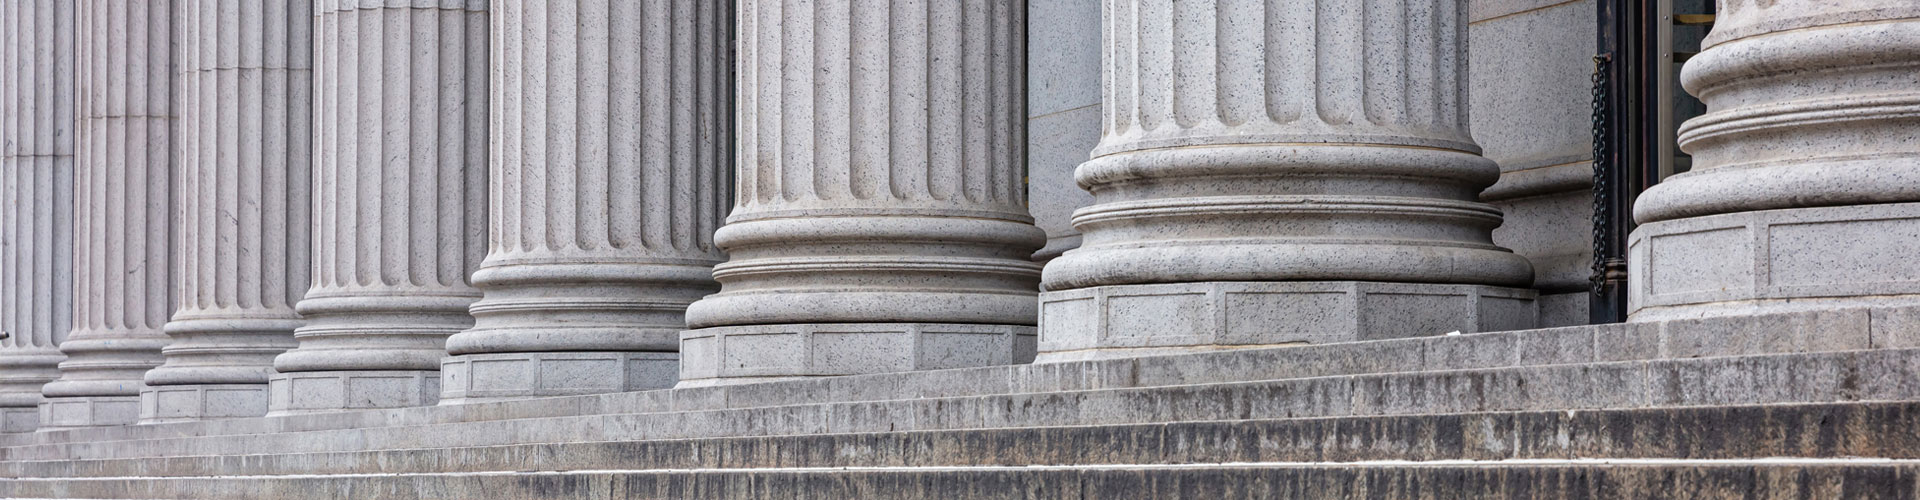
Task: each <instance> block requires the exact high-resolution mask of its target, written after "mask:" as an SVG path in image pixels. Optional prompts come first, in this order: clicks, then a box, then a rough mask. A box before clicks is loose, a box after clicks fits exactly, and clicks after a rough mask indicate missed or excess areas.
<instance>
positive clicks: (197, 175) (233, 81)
mask: <svg viewBox="0 0 1920 500" xmlns="http://www.w3.org/2000/svg"><path fill="white" fill-rule="evenodd" d="M177 6H178V11H177V13H178V14H177V15H178V17H177V18H176V19H178V20H179V26H176V27H175V29H176V30H177V31H178V32H179V36H178V37H177V40H178V43H179V50H180V53H179V55H180V61H179V68H180V73H179V76H178V78H179V80H178V82H177V83H178V85H180V86H181V87H182V94H181V107H180V110H179V121H178V126H179V131H180V141H181V144H182V145H181V147H180V158H179V162H180V165H179V167H180V174H179V175H178V176H176V178H175V186H176V188H177V189H178V193H179V198H178V200H179V203H177V205H178V211H179V217H180V224H179V226H178V230H177V232H178V235H177V236H176V237H175V239H176V240H177V241H178V242H179V245H180V248H179V253H178V258H179V261H180V268H179V272H178V274H176V275H175V279H176V280H177V281H178V283H179V287H180V297H179V301H180V303H179V309H178V311H177V312H175V313H174V316H173V321H172V322H170V323H168V324H167V326H166V332H167V334H168V335H169V336H170V337H172V339H173V342H172V343H171V344H169V345H168V346H167V348H166V349H165V351H164V353H165V355H166V364H164V365H162V366H160V367H159V368H155V369H153V370H152V371H149V372H147V378H146V380H147V384H148V385H149V386H152V387H150V388H149V390H148V391H146V393H144V394H143V401H142V405H143V408H142V419H143V421H163V420H173V419H197V418H213V417H234V416H258V415H262V414H265V413H266V410H267V405H266V388H267V386H266V384H267V376H268V374H269V373H270V372H271V370H272V362H273V357H274V356H276V355H279V354H280V353H281V352H284V351H286V350H287V349H288V348H291V347H293V345H294V340H293V329H294V328H296V327H298V326H300V324H301V320H300V317H299V315H298V314H296V313H295V311H294V304H296V303H297V302H299V300H300V297H301V296H302V295H304V294H305V293H306V291H307V275H308V274H307V273H308V258H307V256H308V252H309V250H310V246H309V243H308V236H307V235H308V231H309V228H310V221H309V218H308V212H309V210H310V209H311V207H312V205H311V202H310V201H309V200H310V198H309V196H310V194H311V189H310V186H309V183H310V182H311V179H312V177H311V173H310V170H309V168H308V167H309V164H310V163H311V161H312V156H311V151H312V150H311V147H310V141H311V140H312V138H313V137H312V134H311V133H310V130H311V128H310V127H311V126H312V115H311V113H312V109H313V101H312V98H311V95H312V88H313V85H312V79H311V76H310V75H311V70H312V67H313V65H312V58H313V45H312V42H313V36H312V27H313V10H312V9H313V5H312V3H311V1H310V0H258V1H243V2H235V1H231V0H178V2H177Z"/></svg>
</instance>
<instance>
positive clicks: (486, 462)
mask: <svg viewBox="0 0 1920 500" xmlns="http://www.w3.org/2000/svg"><path fill="white" fill-rule="evenodd" d="M1916 428H1920V402H1902V403H1845V404H1813V405H1756V406H1722V407H1693V408H1663V409H1640V410H1598V411H1571V412H1570V411H1548V412H1494V413H1470V414H1443V415H1409V416H1392V417H1344V418H1309V419H1280V420H1239V421H1215V422H1178V423H1171V424H1147V425H1110V426H1077V427H1030V428H1012V429H983V430H954V431H919V432H892V433H862V434H822V435H809V436H764V437H746V438H710V439H681V440H656V441H623V442H584V443H559V444H520V445H506V446H486V447H473V448H433V449H408V450H385V451H362V452H338V453H286V454H266V455H225V456H178V457H159V458H133V459H110V460H44V461H15V462H5V463H0V477H15V478H54V477H202V476H263V475H284V474H402V473H450V472H513V471H543V470H544V471H575V470H593V469H600V468H605V467H607V466H609V465H610V464H618V466H620V467H623V468H631V469H640V470H657V469H749V468H796V467H815V468H818V467H957V466H1025V465H1075V464H1126V465H1166V464H1203V463H1254V462H1358V461H1386V460H1402V461H1433V460H1478V461H1495V460H1516V459H1517V460H1538V459H1568V460H1570V459H1594V458H1609V459H1747V458H1765V457H1797V458H1845V457H1877V458H1892V459H1920V433H1916V432H1914V431H1913V430H1914V429H1916ZM1762 430H1763V431H1762Z"/></svg>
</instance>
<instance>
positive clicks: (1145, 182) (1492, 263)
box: [1041, 0, 1533, 348]
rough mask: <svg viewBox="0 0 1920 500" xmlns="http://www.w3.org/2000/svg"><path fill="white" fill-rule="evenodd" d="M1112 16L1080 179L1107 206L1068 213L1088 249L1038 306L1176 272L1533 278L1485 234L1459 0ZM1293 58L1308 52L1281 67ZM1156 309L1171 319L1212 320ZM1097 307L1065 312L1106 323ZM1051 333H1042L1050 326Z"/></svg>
mask: <svg viewBox="0 0 1920 500" xmlns="http://www.w3.org/2000/svg"><path fill="white" fill-rule="evenodd" d="M1106 12H1107V14H1106V15H1107V16H1109V17H1110V19H1109V20H1108V21H1109V22H1108V26H1110V27H1112V29H1113V30H1114V31H1112V32H1110V33H1109V34H1108V36H1106V37H1105V42H1106V44H1107V47H1106V49H1105V50H1106V51H1107V54H1109V55H1110V57H1107V58H1106V61H1105V65H1106V66H1105V68H1106V69H1105V84H1104V90H1105V94H1106V96H1105V99H1104V100H1103V102H1104V104H1105V108H1104V109H1103V114H1105V116H1106V123H1105V135H1104V137H1102V139H1101V143H1100V146H1099V147H1097V148H1096V149H1095V150H1094V153H1093V154H1094V159H1093V160H1092V161H1089V162H1087V163H1085V164H1083V165H1081V166H1080V168H1079V169H1078V170H1077V171H1076V173H1075V178H1076V179H1077V180H1078V181H1079V183H1080V185H1081V187H1083V188H1085V189H1088V190H1089V191H1091V192H1092V193H1093V195H1094V199H1095V202H1096V203H1095V204H1094V205H1093V206H1090V207H1087V208H1085V209H1082V210H1080V211H1078V212H1076V213H1075V215H1074V226H1075V227H1076V228H1078V229H1080V230H1081V231H1082V232H1083V234H1084V237H1083V244H1082V246H1081V247H1080V248H1079V249H1078V250H1075V251H1073V252H1069V253H1068V254H1066V255H1063V256H1061V257H1060V258H1058V259H1055V260H1053V261H1051V262H1049V263H1048V265H1047V269H1046V277H1045V280H1044V283H1043V286H1044V287H1045V289H1046V290H1047V291H1048V294H1047V295H1046V296H1047V297H1048V298H1047V299H1043V301H1047V302H1052V301H1054V300H1055V298H1057V297H1059V296H1060V295H1059V294H1062V293H1069V291H1076V290H1082V289H1088V288H1093V287H1112V286H1126V287H1139V286H1152V285H1158V284H1168V283H1210V282H1214V283H1217V282H1328V281H1356V282H1368V281H1371V282H1387V283H1432V284H1457V285H1484V286H1496V287H1509V288H1517V287H1524V286H1527V285H1530V284H1531V283H1532V280H1533V274H1532V269H1531V267H1530V266H1529V264H1528V262H1527V260H1526V259H1525V258H1523V257H1520V256H1518V255H1514V254H1513V253H1511V252H1509V251H1507V250H1505V249H1502V248H1499V247H1497V246H1495V245H1493V243H1492V240H1491V231H1492V230H1493V228H1494V227H1497V226H1499V225H1500V220H1501V216H1500V212H1499V210H1497V209H1495V208H1493V207H1491V206H1489V205H1486V204H1484V203H1480V202H1479V201H1478V195H1479V192H1480V190H1481V189H1484V188H1486V187H1487V186H1488V185H1491V184H1493V182H1494V180H1495V179H1496V178H1497V176H1498V173H1499V168H1498V166H1497V165H1495V164H1494V163H1493V162H1492V161H1489V160H1487V159H1486V158H1483V157H1481V156H1480V155H1479V153H1480V148H1479V146H1476V145H1475V144H1474V143H1473V139H1472V137H1471V136H1470V135H1469V134H1468V123H1467V118H1468V113H1467V102H1466V94H1467V92H1466V88H1465V85H1466V82H1467V80H1466V73H1467V61H1466V60H1465V57H1463V55H1464V53H1465V45H1466V40H1465V37H1466V32H1467V30H1466V9H1465V6H1464V5H1462V4H1460V3H1456V2H1433V1H1418V2H1409V3H1407V4H1404V5H1400V6H1398V7H1397V8H1392V9H1387V11H1386V12H1384V13H1376V12H1374V11H1373V10H1371V9H1370V8H1368V7H1367V6H1366V5H1363V4H1362V3H1361V2H1350V3H1337V4H1311V3H1287V2H1280V3H1266V4H1261V5H1260V6H1259V7H1256V6H1254V5H1245V6H1232V5H1229V4H1219V5H1214V4H1205V3H1198V4H1179V5H1174V4H1167V3H1160V2H1138V1H1134V0H1108V2H1107V7H1106ZM1411 34H1418V35H1417V36H1416V35H1411ZM1298 61H1317V62H1315V63H1313V64H1311V65H1310V67H1306V68H1305V69H1302V70H1300V71H1286V70H1283V69H1282V68H1294V67H1299V65H1300V64H1302V63H1299V62H1298ZM1222 286H1226V285H1225V284H1223V285H1222ZM1147 293H1149V292H1146V291H1142V292H1140V293H1139V294H1140V295H1146V294H1147ZM1296 294H1297V295H1299V297H1296V298H1293V299H1292V300H1301V301H1308V300H1313V299H1316V298H1318V297H1314V296H1313V294H1312V293H1311V292H1296V293H1289V294H1288V295H1296ZM1456 302H1458V303H1456V304H1454V305H1453V306H1454V308H1453V309H1450V311H1452V313H1453V314H1454V315H1456V316H1468V315H1470V313H1471V311H1470V310H1469V309H1467V308H1466V307H1467V305H1466V303H1465V302H1464V301H1456ZM1150 309H1153V310H1155V311H1165V312H1166V313H1168V314H1172V315H1170V316H1169V315H1165V314H1163V315H1162V316H1161V318H1160V321H1163V322H1165V323H1166V324H1178V325H1201V324H1206V323H1208V322H1210V320H1213V321H1218V320H1215V319H1214V318H1210V317H1207V316H1204V315H1203V314H1205V312H1206V311H1204V310H1203V308H1179V307H1157V308H1150ZM1350 313H1351V314H1358V313H1357V312H1353V311H1350ZM1086 314H1087V315H1086V316H1080V317H1079V319H1077V320H1067V321H1068V322H1069V323H1081V322H1085V323H1093V322H1095V321H1098V319H1097V318H1098V317H1097V316H1096V314H1098V313H1097V312H1096V311H1092V310H1088V311H1086ZM1049 315H1050V316H1051V313H1049ZM1235 320H1241V321H1257V320H1258V318H1255V317H1241V318H1236V317H1228V318H1226V319H1225V321H1228V322H1232V321H1235ZM1049 321H1050V322H1051V321H1052V319H1051V318H1050V319H1049ZM1532 325H1533V321H1532V320H1531V318H1530V319H1529V320H1528V321H1527V322H1526V323H1525V324H1524V325H1520V326H1519V327H1531V326H1532ZM1041 329H1042V334H1041V336H1042V337H1043V341H1044V342H1051V337H1052V335H1053V334H1051V333H1047V332H1048V331H1051V330H1052V329H1053V325H1051V324H1049V325H1042V327H1041ZM1434 333H1445V331H1440V332H1434ZM1134 334H1136V335H1143V336H1153V335H1162V334H1163V332H1162V331H1159V330H1151V329H1150V330H1135V331H1134ZM1164 334H1165V335H1167V336H1168V337H1169V339H1167V340H1166V342H1165V344H1167V345H1173V344H1180V343H1186V344H1187V345H1188V346H1189V347H1194V348H1208V347H1212V346H1211V345H1209V344H1205V343H1202V342H1199V341H1201V340H1206V339H1203V338H1192V339H1184V340H1180V341H1176V340H1173V338H1174V337H1178V334H1179V332H1178V331H1171V332H1165V333H1164ZM1370 334H1371V332H1359V333H1357V334H1354V335H1350V336H1349V338H1351V337H1354V336H1362V337H1364V336H1367V335H1370Z"/></svg>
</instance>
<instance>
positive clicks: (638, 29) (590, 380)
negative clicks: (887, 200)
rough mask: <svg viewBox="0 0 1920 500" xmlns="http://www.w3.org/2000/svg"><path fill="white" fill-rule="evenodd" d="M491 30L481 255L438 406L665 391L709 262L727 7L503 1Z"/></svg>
mask: <svg viewBox="0 0 1920 500" xmlns="http://www.w3.org/2000/svg"><path fill="white" fill-rule="evenodd" d="M493 9H494V10H493V12H492V13H491V14H492V20H493V22H492V28H493V29H492V35H491V36H492V50H493V55H492V61H491V62H492V78H493V79H492V87H493V93H492V98H493V100H492V106H493V110H492V119H493V124H492V129H491V133H492V135H493V141H492V148H491V153H492V167H491V168H492V180H491V184H490V185H491V188H490V189H491V194H490V195H491V208H492V211H491V213H490V215H489V220H490V222H489V225H488V227H489V232H490V238H489V241H490V244H489V248H488V251H487V256H486V260H485V261H484V262H483V263H482V264H481V268H480V270H479V271H478V272H476V273H475V274H474V276H473V283H474V285H475V286H477V287H479V288H480V289H481V290H482V291H483V293H484V296H483V298H482V299H481V300H480V301H479V302H478V303H476V304H474V306H473V309H472V311H473V316H474V319H475V325H474V327H473V328H472V329H470V330H468V331H466V332H463V333H460V334H457V335H454V336H453V337H452V338H450V339H448V341H447V350H448V352H449V353H450V354H453V355H455V356H453V357H451V358H448V360H447V362H446V364H445V365H444V366H443V369H442V378H443V380H442V383H443V403H458V402H470V401H476V400H484V399H491V398H505V397H526V396H541V395H557V394H579V393H592V392H610V391H622V390H638V389H649V388H659V387H665V386H670V385H672V384H673V382H674V366H675V360H676V359H677V357H678V356H677V354H675V352H674V351H676V350H677V349H676V347H677V346H676V341H677V335H678V332H679V330H680V329H681V328H682V327H683V325H684V319H683V317H684V316H683V315H684V313H685V310H686V307H687V304H688V303H691V302H693V300H694V299H697V298H699V297H700V296H702V295H705V294H707V293H711V292H712V291H713V290H714V289H715V287H716V286H715V284H714V282H713V279H712V278H711V275H710V272H711V271H710V269H711V268H712V266H713V264H714V263H716V262H719V261H720V260H721V259H722V258H723V257H722V254H721V253H720V251H719V250H718V249H717V248H715V247H714V245H713V243H712V234H713V231H714V229H715V228H716V227H718V226H719V224H720V221H721V218H722V217H724V216H725V212H726V206H727V196H726V192H725V188H724V186H725V185H726V179H727V178H728V175H727V166H728V165H729V162H728V158H729V155H728V149H727V144H728V141H729V140H730V139H729V138H730V134H731V132H730V128H729V124H728V123H727V117H726V112H725V110H726V109H728V101H729V96H728V95H727V89H728V85H729V80H728V74H727V71H726V68H727V64H728V63H727V60H728V59H727V50H726V41H727V39H728V36H727V30H728V27H729V26H728V21H727V20H728V19H729V17H728V16H729V11H730V8H729V7H728V5H727V2H718V1H707V0H661V1H645V2H640V1H627V0H553V1H548V2H504V3H495V4H494V5H493Z"/></svg>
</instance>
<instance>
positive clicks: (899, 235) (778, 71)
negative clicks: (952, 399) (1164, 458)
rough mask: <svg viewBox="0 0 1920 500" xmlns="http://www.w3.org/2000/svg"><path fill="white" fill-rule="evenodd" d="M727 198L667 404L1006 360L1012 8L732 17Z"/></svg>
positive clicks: (1019, 268) (1022, 257)
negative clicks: (763, 385)
mask: <svg viewBox="0 0 1920 500" xmlns="http://www.w3.org/2000/svg"><path fill="white" fill-rule="evenodd" d="M737 5H738V6H739V13H738V17H739V23H740V24H739V26H740V28H739V32H740V41H739V45H738V54H739V58H740V64H739V66H738V75H737V79H738V80H737V81H738V85H739V96H740V100H741V102H740V106H739V110H738V115H737V116H738V118H737V120H736V123H738V124H739V126H740V130H741V133H740V143H739V147H738V154H739V156H740V160H739V163H738V165H739V177H740V178H739V180H738V182H739V183H738V188H737V190H736V191H735V198H736V199H737V201H736V205H735V206H734V211H733V214H732V215H731V216H730V217H729V218H728V219H727V226H726V227H725V228H722V229H721V230H720V231H719V233H718V234H716V235H715V236H714V240H715V242H716V243H718V244H719V245H720V247H721V248H722V249H725V250H726V251H727V252H728V253H729V255H730V257H731V260H729V261H728V262H727V263H725V264H722V265H720V266H718V267H716V268H715V269H714V277H715V278H716V279H718V280H719V281H720V283H721V284H722V289H721V292H720V293H719V294H716V295H713V296H709V297H706V298H704V299H701V301H700V302H698V303H695V304H694V305H693V306H692V307H691V308H690V309H688V311H687V324H688V326H689V327H691V328H694V330H692V331H689V332H686V333H685V334H683V335H682V336H681V355H682V357H683V364H682V365H681V379H682V381H681V384H680V385H681V386H683V387H686V386H700V385H713V384H726V383H737V382H746V381H755V380H770V379H781V378H792V377H807V376H824V375H847V374H855V373H873V372H888V371H904V370H924V369H937V368H952V367H961V366H978V365H990V364H1006V363H1017V362H1024V361H1026V360H1028V359H1030V358H1031V356H1032V354H1033V350H1032V349H1033V337H1032V335H1033V327H1032V325H1033V321H1034V294H1035V293H1036V291H1037V284H1038V283H1037V281H1038V280H1037V278H1038V271H1039V265H1038V264H1035V263H1033V262H1032V261H1030V260H1028V259H1029V258H1030V256H1031V255H1032V253H1033V252H1034V250H1037V249H1038V248H1040V246H1041V245H1042V244H1043V243H1045V241H1046V234H1045V233H1044V232H1042V231H1041V230H1039V229H1038V228H1035V227H1034V226H1033V219H1032V218H1031V217H1029V216H1028V215H1027V209H1026V192H1025V186H1024V185H1023V183H1022V177H1023V175H1024V174H1025V172H1024V168H1023V161H1024V158H1025V141H1026V127H1025V124H1024V119H1025V116H1024V114H1025V109H1024V108H1025V106H1023V100H1024V99H1025V89H1024V82H1025V76H1024V74H1023V69H1024V66H1025V55H1026V54H1025V53H1026V48H1025V39H1026V37H1025V29H1026V23H1025V18H1026V5H1025V2H1022V1H1019V0H991V1H969V2H956V1H931V0H925V1H923V0H880V1H855V0H741V1H740V2H739V3H738V4H737Z"/></svg>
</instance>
